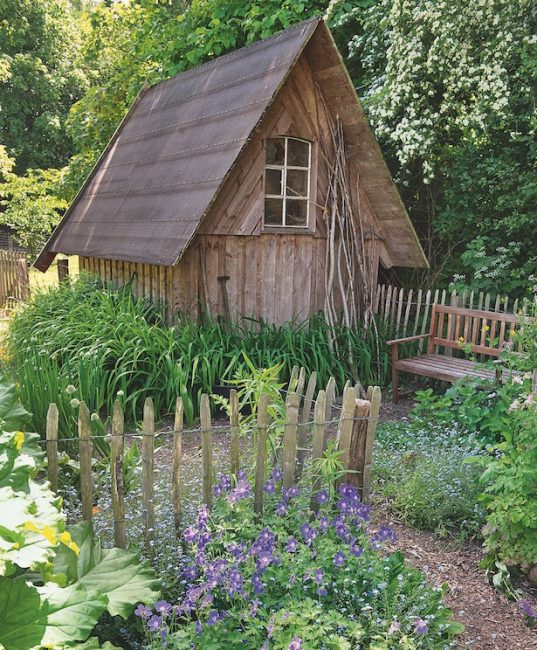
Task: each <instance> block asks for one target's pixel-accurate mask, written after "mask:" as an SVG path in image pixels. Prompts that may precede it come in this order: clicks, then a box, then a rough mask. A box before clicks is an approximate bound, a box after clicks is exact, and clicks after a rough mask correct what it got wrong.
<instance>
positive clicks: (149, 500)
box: [142, 397, 155, 555]
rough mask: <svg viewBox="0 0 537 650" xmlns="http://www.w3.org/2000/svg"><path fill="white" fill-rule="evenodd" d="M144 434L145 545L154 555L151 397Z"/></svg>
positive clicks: (153, 427)
mask: <svg viewBox="0 0 537 650" xmlns="http://www.w3.org/2000/svg"><path fill="white" fill-rule="evenodd" d="M142 434H143V441H142V499H143V508H144V514H145V547H146V552H147V553H148V555H152V554H153V542H154V539H155V503H154V498H155V485H154V473H155V468H154V462H155V460H154V452H155V410H154V407H153V400H152V399H151V398H150V397H148V398H147V399H146V400H145V403H144V419H143V424H142Z"/></svg>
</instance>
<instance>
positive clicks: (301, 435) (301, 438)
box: [297, 372, 317, 478]
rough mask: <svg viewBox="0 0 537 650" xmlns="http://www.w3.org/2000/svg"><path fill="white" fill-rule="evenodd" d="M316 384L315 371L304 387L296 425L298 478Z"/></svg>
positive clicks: (302, 463)
mask: <svg viewBox="0 0 537 650" xmlns="http://www.w3.org/2000/svg"><path fill="white" fill-rule="evenodd" d="M316 385H317V373H316V372H312V373H311V377H310V379H309V381H308V387H307V388H306V395H305V397H304V406H303V408H302V414H301V416H300V426H299V427H298V450H297V477H298V478H300V476H301V474H302V469H303V468H304V459H305V458H306V444H307V438H308V422H309V419H310V413H311V405H312V403H313V394H314V392H315V386H316Z"/></svg>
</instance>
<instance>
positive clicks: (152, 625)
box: [147, 614, 162, 632]
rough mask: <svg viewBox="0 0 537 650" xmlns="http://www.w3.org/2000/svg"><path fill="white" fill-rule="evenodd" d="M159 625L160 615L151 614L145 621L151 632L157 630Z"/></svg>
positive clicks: (160, 624) (160, 621) (160, 622)
mask: <svg viewBox="0 0 537 650" xmlns="http://www.w3.org/2000/svg"><path fill="white" fill-rule="evenodd" d="M161 627H162V617H161V616H156V615H155V614H153V616H152V617H151V618H150V619H149V620H148V621H147V628H148V629H149V630H151V632H157V631H158V630H160V628H161Z"/></svg>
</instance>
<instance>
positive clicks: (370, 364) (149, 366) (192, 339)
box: [8, 277, 389, 437]
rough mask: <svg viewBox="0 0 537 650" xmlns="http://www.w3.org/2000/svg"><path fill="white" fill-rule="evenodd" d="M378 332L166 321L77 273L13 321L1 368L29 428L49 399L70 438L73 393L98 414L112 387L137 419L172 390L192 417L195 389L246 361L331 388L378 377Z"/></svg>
mask: <svg viewBox="0 0 537 650" xmlns="http://www.w3.org/2000/svg"><path fill="white" fill-rule="evenodd" d="M377 336H380V337H381V338H382V336H383V334H382V331H381V333H380V334H378V335H377V333H376V331H374V329H373V328H370V329H369V330H362V329H360V330H351V329H349V328H345V327H343V326H337V327H335V328H330V327H329V326H328V325H327V324H326V322H325V320H324V318H323V317H322V315H319V316H312V317H311V318H310V319H308V320H307V321H304V322H302V323H299V322H291V323H287V324H285V325H281V326H280V325H270V324H267V323H264V322H263V321H253V320H251V319H246V318H245V319H242V320H241V321H240V322H239V323H237V324H232V323H224V322H219V321H214V320H213V321H211V320H208V319H204V320H202V321H200V322H199V323H196V322H193V321H190V320H188V319H179V320H178V321H177V323H176V325H175V326H174V327H168V326H167V325H166V323H165V319H164V309H163V307H162V306H159V305H156V304H152V303H150V302H148V301H147V300H144V299H134V298H133V296H132V293H131V290H130V287H129V286H128V285H127V286H126V287H125V288H123V289H120V290H114V289H112V288H110V287H105V286H103V285H102V283H100V282H99V281H98V280H96V279H94V278H88V277H82V278H80V279H79V280H77V281H74V282H70V283H69V282H67V283H62V285H61V286H59V287H56V288H53V289H51V290H49V291H46V292H42V293H38V294H36V295H35V296H34V297H33V298H32V300H31V302H30V304H29V305H28V306H27V307H26V308H25V309H24V310H22V311H21V312H20V313H18V314H17V315H16V316H15V317H14V318H13V320H12V323H11V326H10V331H9V339H8V351H9V355H10V361H9V370H10V372H11V373H12V375H13V376H14V377H16V378H17V380H18V382H19V384H20V387H21V395H22V399H23V402H24V404H25V405H26V406H27V407H28V409H29V410H30V411H31V412H32V413H33V426H34V428H35V429H36V430H37V431H39V432H41V433H43V431H44V429H45V420H46V413H47V409H48V405H49V403H50V402H56V403H57V405H58V408H59V412H60V437H62V436H63V437H74V435H75V434H76V417H77V411H76V408H73V404H75V407H76V401H75V402H73V400H79V401H80V400H82V399H83V400H85V401H86V403H87V404H88V406H89V408H90V411H91V412H93V413H95V414H97V415H98V414H101V413H102V412H105V413H110V412H111V409H112V406H113V401H114V399H115V398H116V396H117V394H118V392H119V393H120V394H121V395H122V400H123V403H124V406H125V411H126V414H127V416H130V418H131V419H132V420H136V419H137V418H139V417H140V416H141V412H142V407H143V403H144V400H145V398H146V397H152V398H153V400H154V403H155V410H156V412H157V413H159V414H161V415H164V414H166V413H171V412H173V409H174V405H175V400H176V398H177V396H181V397H182V398H183V404H184V409H185V418H186V420H187V422H188V423H191V422H192V421H193V419H194V418H195V417H196V416H197V415H198V409H199V398H200V395H201V393H202V392H206V393H209V394H210V393H212V392H213V388H214V387H215V386H217V385H219V384H226V383H229V380H232V379H233V378H234V376H235V374H236V373H237V372H242V371H243V370H244V371H245V372H248V373H251V368H252V367H253V368H273V367H274V366H279V367H280V368H281V370H280V381H281V382H284V383H285V382H287V381H288V380H289V378H290V375H291V371H292V368H293V367H294V366H295V365H298V366H303V367H304V368H305V369H306V372H307V373H308V374H311V373H312V372H313V371H315V372H317V377H318V383H319V385H323V386H325V385H326V384H327V383H328V380H329V378H330V376H334V377H335V379H336V383H337V385H339V386H343V385H344V383H345V382H346V381H347V379H350V380H351V381H356V380H357V379H360V381H361V382H362V383H363V384H364V385H365V384H368V383H370V384H371V383H374V382H376V383H378V381H379V380H383V379H385V378H386V376H387V371H388V365H389V363H388V356H387V353H386V352H385V350H384V346H383V345H382V344H380V345H379V342H378V339H377ZM332 340H335V341H336V343H337V345H332V343H331V341H332ZM349 349H351V350H352V351H353V354H352V359H353V362H352V363H351V362H350V361H349V358H350V357H349V355H348V353H347V351H348V350H349ZM338 350H344V351H345V353H344V354H343V353H341V354H339V353H338ZM378 350H380V351H381V354H380V356H379V355H378V354H377V351H378ZM247 360H248V361H247ZM69 387H74V389H75V391H76V392H75V393H74V394H72V393H70V392H69V390H70V389H69V390H68V388H69Z"/></svg>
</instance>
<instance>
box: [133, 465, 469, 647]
mask: <svg viewBox="0 0 537 650" xmlns="http://www.w3.org/2000/svg"><path fill="white" fill-rule="evenodd" d="M280 480H281V472H279V471H278V470H277V469H276V470H274V471H273V473H272V476H271V478H270V479H269V480H268V481H267V483H266V485H265V493H266V496H265V508H264V513H263V516H262V517H256V516H255V515H254V512H253V508H252V498H251V496H250V492H251V487H250V484H249V482H248V481H247V479H246V478H245V476H244V475H241V476H240V477H239V480H238V482H237V484H236V485H235V487H232V481H231V479H230V478H229V477H221V478H220V481H219V483H218V485H217V487H216V494H217V498H216V501H215V505H214V508H213V511H212V512H211V513H210V514H209V512H208V511H207V510H206V509H205V507H202V508H200V509H199V512H198V515H197V519H196V521H195V523H194V524H193V525H192V526H190V527H188V528H187V529H186V530H185V540H186V542H187V551H186V553H185V557H184V564H183V577H184V581H185V591H184V595H183V597H182V599H180V602H179V603H178V604H177V605H176V606H174V607H172V605H171V604H169V603H167V602H160V603H158V604H157V606H155V609H154V611H152V610H150V609H149V608H147V607H143V606H139V607H138V608H137V610H136V613H137V615H138V616H140V617H141V618H142V619H143V620H144V622H145V629H146V631H147V636H148V645H149V647H150V648H157V647H158V648H160V647H163V646H164V643H165V645H166V647H167V648H174V649H178V650H179V649H183V648H185V649H186V648H191V647H193V645H194V646H195V647H201V648H207V649H208V648H221V647H229V648H239V647H242V648H245V649H247V648H252V649H253V648H255V649H256V650H257V649H259V648H286V649H287V648H292V649H298V648H302V647H304V648H320V647H324V648H334V649H336V648H351V647H357V646H358V645H359V646H360V647H367V648H370V649H371V650H373V649H376V650H381V649H383V648H388V647H395V646H398V647H404V648H408V649H409V650H410V649H413V648H446V647H450V640H451V639H452V638H453V636H454V635H455V634H456V633H458V632H460V631H461V628H462V626H460V625H459V624H457V623H454V622H452V621H451V612H450V610H448V609H446V608H445V607H444V606H443V604H442V590H441V589H431V588H429V587H428V586H427V585H426V584H425V581H424V578H423V576H422V575H421V574H420V572H419V571H417V570H416V569H412V568H408V567H405V566H404V562H403V557H402V555H401V554H400V553H395V554H392V555H389V556H384V555H383V554H381V553H380V552H379V548H380V547H381V545H382V543H383V542H384V541H386V540H388V539H391V538H392V537H393V533H392V532H391V531H390V530H389V529H386V528H382V529H380V530H378V531H375V532H373V531H372V529H371V528H370V526H369V524H368V518H369V507H368V506H366V505H364V504H362V503H360V501H359V498H358V496H357V493H356V490H355V489H354V488H352V487H350V486H348V485H341V486H340V489H339V494H338V496H337V499H335V500H332V499H330V497H329V495H328V492H325V491H322V492H320V493H318V495H317V497H318V500H319V501H320V503H321V505H320V511H319V513H318V515H317V516H316V517H315V518H314V519H312V518H311V516H310V510H309V508H308V500H307V497H308V496H309V495H307V493H303V494H302V493H301V491H300V489H299V488H298V487H296V486H295V487H292V488H289V489H286V490H283V489H282V488H281V485H280Z"/></svg>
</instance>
